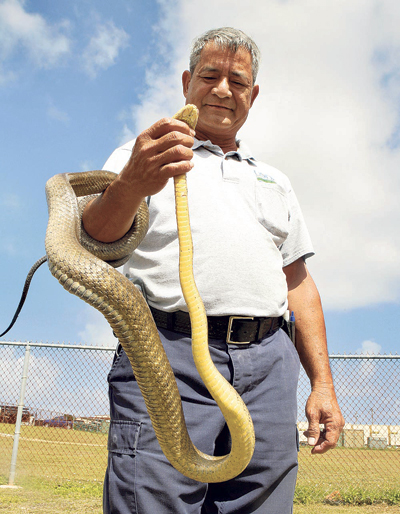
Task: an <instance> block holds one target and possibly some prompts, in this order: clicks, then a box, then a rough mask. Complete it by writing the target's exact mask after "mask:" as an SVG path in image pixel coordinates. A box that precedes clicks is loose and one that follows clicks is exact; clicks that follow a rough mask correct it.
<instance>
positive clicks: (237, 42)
mask: <svg viewBox="0 0 400 514" xmlns="http://www.w3.org/2000/svg"><path fill="white" fill-rule="evenodd" d="M210 42H212V43H215V44H217V45H219V46H221V47H222V48H229V49H230V50H232V52H237V50H238V49H239V48H244V49H245V50H247V51H248V52H249V53H250V55H251V62H252V73H253V84H254V82H255V81H256V77H257V73H258V68H259V66H260V60H261V52H260V50H259V49H258V47H257V45H256V44H255V42H254V41H253V40H252V39H251V38H250V37H249V36H247V35H246V34H245V33H244V32H242V31H241V30H238V29H234V28H232V27H222V28H219V29H212V30H208V31H207V32H204V34H201V35H200V36H198V37H197V38H196V39H195V40H194V41H193V43H192V47H191V51H190V61H189V71H190V73H191V74H192V75H193V72H194V69H195V68H196V66H197V64H198V63H199V62H200V54H201V51H202V50H203V48H204V47H205V46H206V44H207V43H210Z"/></svg>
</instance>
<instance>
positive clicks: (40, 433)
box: [0, 424, 400, 514]
mask: <svg viewBox="0 0 400 514" xmlns="http://www.w3.org/2000/svg"><path fill="white" fill-rule="evenodd" d="M13 433H14V426H13V425H6V424H0V485H6V484H7V483H8V476H9V469H10V461H11V453H12V445H13V438H12V435H13ZM106 446H107V435H106V434H103V433H91V432H80V431H75V430H64V429H59V428H44V427H30V426H23V427H21V435H20V443H19V452H18V461H17V474H16V480H15V483H16V485H17V486H20V488H18V489H6V488H0V512H7V513H10V514H15V513H17V512H24V513H27V512H28V513H31V512H32V513H40V514H47V513H58V512H60V513H61V512H67V513H68V512H71V513H72V512H75V513H76V512H85V513H99V514H100V513H101V495H102V486H103V477H104V472H105V468H106V460H107V449H106ZM299 462H300V472H299V478H298V484H297V488H296V495H295V509H294V512H295V514H306V513H307V514H364V513H365V514H369V513H371V514H372V513H377V512H389V513H390V514H392V513H393V514H400V472H399V470H400V450H367V449H349V448H337V449H335V450H332V451H331V452H329V453H328V454H326V455H324V456H311V454H310V450H309V448H301V451H300V455H299Z"/></svg>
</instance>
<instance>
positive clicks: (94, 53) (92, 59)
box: [82, 21, 129, 78]
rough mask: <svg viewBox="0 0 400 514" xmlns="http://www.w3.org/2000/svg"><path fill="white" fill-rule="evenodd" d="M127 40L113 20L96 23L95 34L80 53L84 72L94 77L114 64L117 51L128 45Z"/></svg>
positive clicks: (126, 35)
mask: <svg viewBox="0 0 400 514" xmlns="http://www.w3.org/2000/svg"><path fill="white" fill-rule="evenodd" d="M128 40H129V36H128V34H127V33H126V32H125V31H124V30H123V29H119V28H118V27H116V26H115V25H114V23H113V22H111V21H110V22H108V23H105V24H98V25H97V27H96V34H95V35H94V36H93V37H92V38H91V40H90V42H89V44H88V46H87V47H86V49H85V50H84V52H83V55H82V59H83V67H84V70H85V71H86V73H87V74H88V75H89V76H90V77H92V78H94V77H96V76H97V74H98V73H99V72H100V71H103V70H106V69H107V68H109V67H110V66H112V65H113V64H115V61H116V60H117V58H118V55H119V52H120V51H121V50H123V49H124V48H126V46H127V45H128Z"/></svg>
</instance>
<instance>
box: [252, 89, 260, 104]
mask: <svg viewBox="0 0 400 514" xmlns="http://www.w3.org/2000/svg"><path fill="white" fill-rule="evenodd" d="M259 92H260V86H257V85H255V86H253V90H252V92H251V99H250V107H251V106H252V105H253V103H254V100H255V99H256V98H257V96H258V93H259Z"/></svg>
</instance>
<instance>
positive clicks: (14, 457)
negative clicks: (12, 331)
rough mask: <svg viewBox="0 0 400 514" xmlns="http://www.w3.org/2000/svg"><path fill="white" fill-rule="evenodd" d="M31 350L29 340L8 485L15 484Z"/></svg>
mask: <svg viewBox="0 0 400 514" xmlns="http://www.w3.org/2000/svg"><path fill="white" fill-rule="evenodd" d="M30 351H31V348H30V345H29V342H28V343H27V344H26V347H25V358H24V368H23V371H22V378H21V389H20V394H19V403H18V411H17V420H16V423H15V432H14V444H13V450H12V455H11V466H10V476H9V479H8V485H11V486H12V485H14V479H15V470H16V467H17V455H18V444H19V435H20V433H21V423H22V412H23V408H24V401H25V389H26V380H27V378H28V368H29V357H30Z"/></svg>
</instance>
